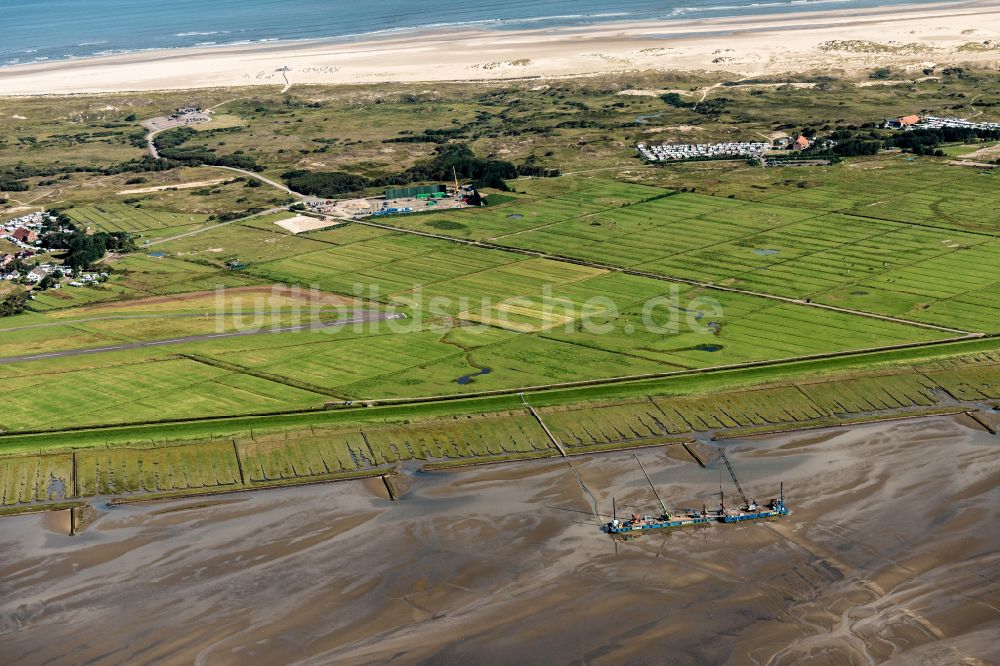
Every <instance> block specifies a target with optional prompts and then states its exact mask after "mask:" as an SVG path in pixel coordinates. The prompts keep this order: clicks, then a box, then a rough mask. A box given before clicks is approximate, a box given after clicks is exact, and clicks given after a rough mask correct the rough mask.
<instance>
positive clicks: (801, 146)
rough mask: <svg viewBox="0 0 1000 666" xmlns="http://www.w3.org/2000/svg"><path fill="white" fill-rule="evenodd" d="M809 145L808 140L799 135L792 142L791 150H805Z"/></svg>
mask: <svg viewBox="0 0 1000 666" xmlns="http://www.w3.org/2000/svg"><path fill="white" fill-rule="evenodd" d="M810 145H812V144H811V143H810V142H809V139H808V138H806V136H805V135H804V134H800V135H799V136H798V138H796V139H795V141H794V142H792V150H805V149H806V148H808V147H809V146H810Z"/></svg>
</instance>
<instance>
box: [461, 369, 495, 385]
mask: <svg viewBox="0 0 1000 666" xmlns="http://www.w3.org/2000/svg"><path fill="white" fill-rule="evenodd" d="M491 372H493V369H492V368H480V369H479V372H472V373H469V374H467V375H462V376H461V377H459V378H458V379H456V380H455V383H456V384H461V385H462V386H465V385H466V384H471V383H472V382H474V381H475V379H474V378H475V377H478V376H479V375H488V374H490V373H491Z"/></svg>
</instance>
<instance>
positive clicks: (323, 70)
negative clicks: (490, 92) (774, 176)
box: [0, 1, 1000, 96]
mask: <svg viewBox="0 0 1000 666" xmlns="http://www.w3.org/2000/svg"><path fill="white" fill-rule="evenodd" d="M957 62H969V63H978V64H981V65H986V66H993V67H995V66H997V63H998V62H1000V2H996V1H990V2H982V1H977V2H956V3H941V4H932V5H926V4H925V5H913V6H909V5H897V6H893V7H889V8H881V9H878V8H876V9H868V10H860V11H859V10H851V11H823V12H808V13H795V14H774V15H757V16H749V17H748V16H744V17H738V18H729V19H711V20H671V21H644V22H633V23H603V24H600V25H594V26H587V27H574V28H559V29H545V30H521V31H491V30H464V31H461V32H448V31H445V30H441V29H438V30H426V31H422V32H416V33H409V34H407V35H405V36H393V37H382V38H378V39H369V40H366V41H350V42H348V41H339V42H338V41H303V42H277V43H267V44H256V45H241V46H223V47H211V48H199V49H174V50H161V51H146V52H141V53H131V54H120V55H111V56H104V57H99V58H87V59H79V60H70V61H57V62H46V63H38V64H30V65H17V66H13V67H5V68H0V95H6V96H9V95H40V94H79V93H99V92H121V91H149V90H174V89H192V88H208V87H229V86H254V85H273V86H281V87H285V86H286V83H290V84H291V85H292V86H294V85H296V84H357V83H376V82H388V81H394V82H417V81H470V80H471V81H475V80H502V79H516V78H553V77H571V76H588V75H601V74H610V73H621V72H630V71H647V70H664V71H721V72H728V73H731V74H732V75H734V77H748V76H757V75H765V74H777V73H782V72H803V71H810V70H819V69H823V70H825V71H827V72H829V71H831V70H843V71H845V72H847V73H850V72H860V71H864V70H867V69H871V68H874V67H880V66H887V65H891V66H897V67H901V68H907V69H911V70H919V69H921V68H924V67H926V66H930V65H934V64H940V63H949V64H954V63H957ZM286 78H287V82H286Z"/></svg>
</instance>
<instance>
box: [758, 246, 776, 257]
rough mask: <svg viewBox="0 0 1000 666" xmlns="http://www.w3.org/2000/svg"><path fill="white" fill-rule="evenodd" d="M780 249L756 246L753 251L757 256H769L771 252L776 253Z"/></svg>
mask: <svg viewBox="0 0 1000 666" xmlns="http://www.w3.org/2000/svg"><path fill="white" fill-rule="evenodd" d="M780 251H781V250H769V249H767V248H763V247H758V248H755V249H754V251H753V253H754V254H756V255H757V256H758V257H770V256H771V255H772V254H778V252H780Z"/></svg>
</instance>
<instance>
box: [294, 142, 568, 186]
mask: <svg viewBox="0 0 1000 666" xmlns="http://www.w3.org/2000/svg"><path fill="white" fill-rule="evenodd" d="M529 175H530V176H557V175H559V171H558V169H548V168H544V167H541V166H538V165H537V164H535V163H534V161H533V160H530V159H529V160H528V161H527V162H526V163H525V164H523V165H520V166H515V165H514V164H512V163H511V162H507V161H505V160H492V159H483V158H480V157H477V156H476V154H475V153H474V152H473V151H472V149H471V148H469V146H467V145H466V144H463V143H450V144H445V145H439V146H437V147H436V148H435V149H434V156H433V157H431V158H430V159H428V160H424V161H422V162H418V163H417V164H415V165H414V166H412V167H410V168H409V169H406V170H405V171H402V172H400V173H398V174H394V175H389V176H380V177H375V178H368V177H365V176H359V175H356V174H350V173H345V172H343V171H304V170H301V169H295V170H292V171H286V172H285V173H283V174H282V176H281V177H282V178H283V179H284V180H285V182H286V183H287V184H288V186H289V187H290V188H291V189H293V190H295V191H296V192H301V193H303V194H309V195H313V196H319V197H334V196H337V195H341V194H348V193H354V192H361V191H362V190H364V189H366V188H369V187H385V186H391V185H407V184H409V183H416V182H423V181H439V182H440V181H450V180H452V178H453V177H454V176H457V177H458V178H459V179H461V180H464V181H471V182H472V185H473V187H475V188H477V189H481V188H484V187H491V188H494V189H497V190H501V191H509V190H510V186H508V185H507V180H509V179H512V178H517V177H518V176H529Z"/></svg>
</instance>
